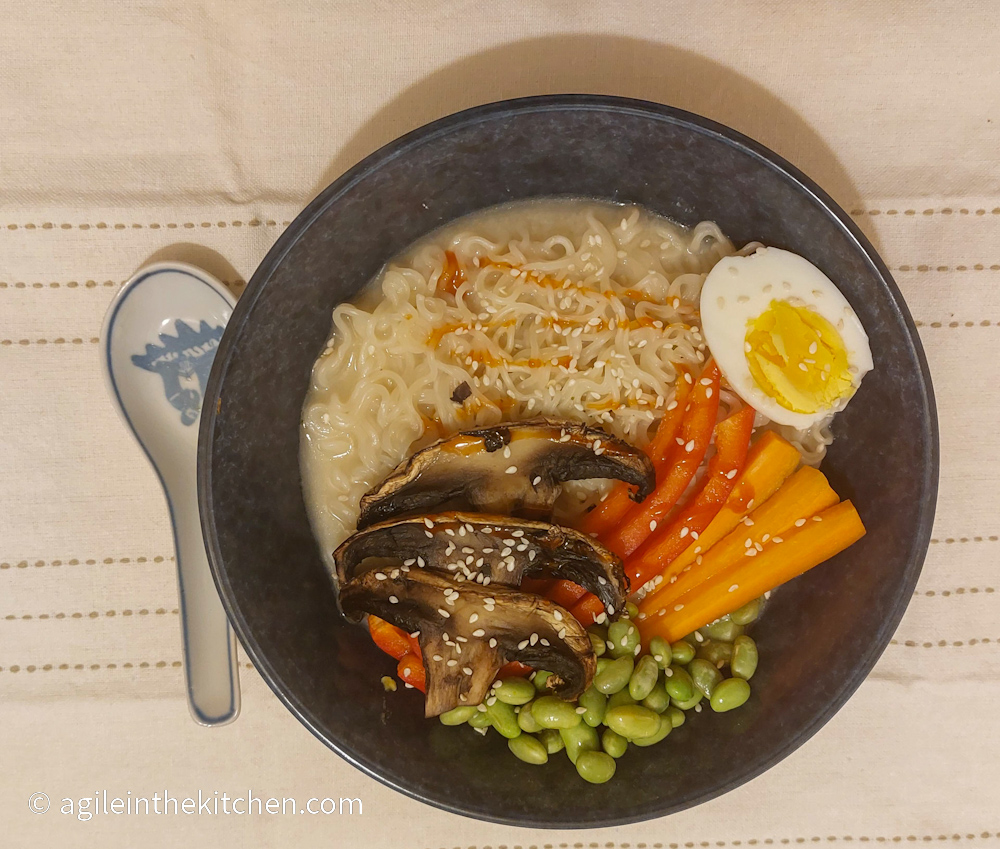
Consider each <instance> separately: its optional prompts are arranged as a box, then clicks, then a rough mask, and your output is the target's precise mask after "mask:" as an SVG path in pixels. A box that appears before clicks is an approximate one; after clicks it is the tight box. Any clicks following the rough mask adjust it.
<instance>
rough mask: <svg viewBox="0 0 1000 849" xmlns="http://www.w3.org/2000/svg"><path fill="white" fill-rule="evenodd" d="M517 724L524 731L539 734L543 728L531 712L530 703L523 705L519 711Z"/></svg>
mask: <svg viewBox="0 0 1000 849" xmlns="http://www.w3.org/2000/svg"><path fill="white" fill-rule="evenodd" d="M517 724H518V725H519V726H520V728H521V730H522V731H527V732H528V733H529V734H537V733H538V732H539V731H541V730H542V726H541V725H539V724H538V720H536V719H535V715H534V714H533V713H532V712H531V704H530V703H529V704H526V705H521V709H520V710H519V711H518V712H517Z"/></svg>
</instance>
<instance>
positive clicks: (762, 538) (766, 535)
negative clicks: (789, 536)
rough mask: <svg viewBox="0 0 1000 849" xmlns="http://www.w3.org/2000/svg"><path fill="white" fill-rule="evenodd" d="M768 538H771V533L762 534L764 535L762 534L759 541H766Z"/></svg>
mask: <svg viewBox="0 0 1000 849" xmlns="http://www.w3.org/2000/svg"><path fill="white" fill-rule="evenodd" d="M770 538H771V535H770V534H764V536H762V537H761V538H760V541H761V542H767V541H768V540H769V539H770Z"/></svg>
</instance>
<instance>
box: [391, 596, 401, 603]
mask: <svg viewBox="0 0 1000 849" xmlns="http://www.w3.org/2000/svg"><path fill="white" fill-rule="evenodd" d="M389 604H399V599H398V598H396V596H394V595H391V596H389Z"/></svg>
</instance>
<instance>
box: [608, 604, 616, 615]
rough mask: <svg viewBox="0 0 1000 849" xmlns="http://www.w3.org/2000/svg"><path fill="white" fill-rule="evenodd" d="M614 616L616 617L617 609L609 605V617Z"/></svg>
mask: <svg viewBox="0 0 1000 849" xmlns="http://www.w3.org/2000/svg"><path fill="white" fill-rule="evenodd" d="M614 615H615V609H614V608H613V607H612V606H611V605H610V604H609V605H608V616H614Z"/></svg>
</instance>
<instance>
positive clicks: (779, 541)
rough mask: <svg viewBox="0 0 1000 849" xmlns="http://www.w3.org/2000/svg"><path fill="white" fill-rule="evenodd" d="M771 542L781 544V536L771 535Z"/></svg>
mask: <svg viewBox="0 0 1000 849" xmlns="http://www.w3.org/2000/svg"><path fill="white" fill-rule="evenodd" d="M771 542H773V543H774V544H775V545H781V543H783V542H784V540H783V539H782V538H781V537H772V538H771Z"/></svg>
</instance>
